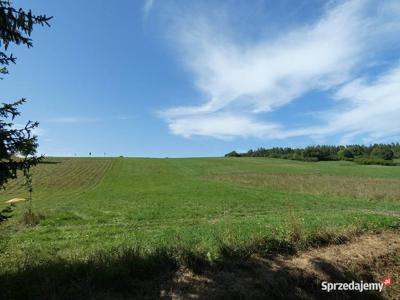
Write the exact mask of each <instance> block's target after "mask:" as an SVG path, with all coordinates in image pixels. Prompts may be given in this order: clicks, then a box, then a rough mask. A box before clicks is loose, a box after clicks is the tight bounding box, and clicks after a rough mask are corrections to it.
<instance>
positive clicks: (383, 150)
mask: <svg viewBox="0 0 400 300" xmlns="http://www.w3.org/2000/svg"><path fill="white" fill-rule="evenodd" d="M371 156H372V157H374V158H378V159H384V160H392V159H393V151H392V150H391V149H390V148H389V147H388V146H385V145H376V146H374V148H373V149H372V151H371Z"/></svg>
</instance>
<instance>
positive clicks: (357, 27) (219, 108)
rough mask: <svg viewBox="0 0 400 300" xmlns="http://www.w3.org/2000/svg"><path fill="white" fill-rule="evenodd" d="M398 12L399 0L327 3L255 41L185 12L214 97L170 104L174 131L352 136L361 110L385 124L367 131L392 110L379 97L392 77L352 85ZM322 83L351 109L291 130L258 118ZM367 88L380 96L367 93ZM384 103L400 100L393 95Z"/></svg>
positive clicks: (186, 36)
mask: <svg viewBox="0 0 400 300" xmlns="http://www.w3.org/2000/svg"><path fill="white" fill-rule="evenodd" d="M371 8H372V9H371ZM371 11H372V12H373V13H371ZM399 17H400V3H399V2H398V1H386V2H377V1H375V2H374V1H363V0H354V1H345V2H341V3H340V4H338V5H336V6H330V7H328V8H327V11H326V13H325V14H324V15H323V16H322V17H321V18H320V19H319V20H317V21H316V22H315V23H314V24H312V25H307V26H299V27H298V28H296V29H294V30H292V31H291V32H287V33H285V34H283V35H282V36H280V37H278V38H275V39H265V40H260V41H257V42H253V43H250V44H249V43H244V42H240V41H237V40H235V39H234V37H232V36H230V35H229V30H227V29H224V28H221V26H216V25H215V26H214V25H213V22H212V21H210V20H207V18H204V17H203V16H200V17H196V16H189V17H186V18H183V21H181V22H182V23H180V25H179V31H178V32H179V34H178V40H179V43H178V45H179V46H178V47H179V48H180V50H181V51H182V55H183V60H184V63H185V64H186V65H187V66H188V68H189V69H190V70H191V72H192V73H193V74H194V77H195V83H196V86H197V87H198V89H199V90H200V91H201V92H202V93H203V94H204V95H205V97H207V100H205V101H204V102H203V103H202V104H200V105H197V106H182V107H175V108H171V109H167V110H165V111H163V112H162V113H161V115H162V116H163V117H164V118H165V119H166V120H167V122H168V123H169V128H170V130H171V131H172V133H174V134H177V135H182V136H184V137H190V136H193V135H204V136H212V137H217V138H226V137H230V138H232V137H235V136H239V137H247V136H257V137H268V138H287V137H291V136H300V135H309V134H312V135H315V136H326V135H329V134H335V133H338V132H342V131H343V132H345V133H346V134H347V137H348V138H350V137H351V136H352V135H355V134H356V133H358V132H359V131H360V130H361V129H362V128H361V127H362V126H357V121H356V120H359V121H361V120H363V121H365V119H363V118H362V117H361V114H369V115H372V114H373V116H374V117H375V118H380V120H381V121H380V122H379V121H376V122H378V123H379V124H375V127H376V128H378V127H379V129H378V130H374V131H372V130H367V131H366V130H364V129H363V132H368V133H371V134H372V133H375V134H377V133H378V131H379V130H382V129H383V128H382V127H383V126H382V124H383V123H384V122H385V119H386V118H385V116H384V115H385V113H386V112H387V111H386V110H383V109H381V108H379V105H378V103H379V101H380V99H379V97H380V96H383V94H382V93H383V89H384V88H383V86H386V84H388V82H389V81H390V80H391V79H389V78H388V77H383V78H382V79H381V80H378V81H377V82H376V84H375V86H374V85H372V86H369V85H368V83H367V82H365V81H360V80H358V81H353V82H352V83H349V84H346V83H347V82H349V81H351V80H353V79H354V73H355V70H358V69H359V68H360V66H362V65H364V64H366V63H371V62H372V61H373V59H374V57H373V51H372V50H373V49H376V48H379V47H382V44H384V43H385V42H386V41H391V42H393V36H394V34H396V33H397V31H398V30H399V29H400V18H399ZM385 39H387V40H385ZM388 76H389V75H388ZM391 76H394V77H396V76H395V75H391ZM391 78H392V77H391ZM393 80H397V77H396V78H394V79H392V81H393ZM344 84H346V85H345V86H344V87H342V88H341V86H342V85H344ZM315 89H318V90H332V89H340V90H339V92H338V93H337V98H340V99H343V101H348V102H349V105H350V104H351V106H352V108H350V109H349V110H348V111H345V112H343V111H340V114H339V115H335V111H331V112H329V113H328V114H327V116H328V117H329V119H328V123H327V124H322V125H321V127H319V128H297V129H296V128H295V129H284V127H283V125H280V124H272V123H268V122H263V121H257V119H256V116H257V115H258V114H259V113H261V112H271V111H274V110H277V109H279V108H280V107H282V106H284V105H287V104H288V103H290V102H291V101H294V100H295V99H296V98H298V97H299V96H301V95H303V94H304V93H306V92H308V91H311V90H315ZM361 91H364V92H363V93H364V94H365V93H369V94H373V95H375V96H374V97H372V96H368V97H363V96H365V95H364V94H362V93H361ZM360 93H361V94H360ZM367 99H368V100H367ZM366 101H369V102H371V103H370V104H369V106H368V108H367V106H365V105H363V104H359V102H361V103H364V102H366ZM374 101H376V102H374ZM385 101H390V102H388V103H387V105H391V106H392V107H393V105H396V104H395V103H394V102H395V99H394V98H392V100H385ZM398 102H400V101H398ZM232 111H233V112H232ZM357 118H358V119H357ZM386 120H387V119H386ZM338 122H340V123H341V125H340V126H339V125H336V124H337V123H338ZM374 122H375V121H374ZM346 124H347V125H346ZM378 125H379V126H378ZM371 127H372V126H371Z"/></svg>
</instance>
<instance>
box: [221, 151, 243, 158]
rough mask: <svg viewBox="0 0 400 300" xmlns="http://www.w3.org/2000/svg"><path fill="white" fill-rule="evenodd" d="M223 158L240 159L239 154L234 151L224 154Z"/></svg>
mask: <svg viewBox="0 0 400 300" xmlns="http://www.w3.org/2000/svg"><path fill="white" fill-rule="evenodd" d="M225 157H240V154H239V153H237V152H236V151H232V152H229V153H227V154H225Z"/></svg>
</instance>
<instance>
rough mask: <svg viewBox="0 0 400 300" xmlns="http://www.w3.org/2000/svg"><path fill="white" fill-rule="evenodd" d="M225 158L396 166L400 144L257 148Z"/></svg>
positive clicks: (229, 154)
mask: <svg viewBox="0 0 400 300" xmlns="http://www.w3.org/2000/svg"><path fill="white" fill-rule="evenodd" d="M225 157H270V158H282V159H292V160H302V161H329V160H332V161H335V160H350V161H354V162H356V163H360V164H382V165H396V163H395V162H394V161H393V159H399V158H400V144H399V143H392V144H373V145H369V146H365V145H347V146H329V145H317V146H309V147H306V148H289V147H285V148H282V147H275V148H258V149H256V150H249V151H248V152H246V153H237V152H236V151H232V152H229V153H227V154H226V155H225Z"/></svg>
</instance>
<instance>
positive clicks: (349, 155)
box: [337, 148, 354, 160]
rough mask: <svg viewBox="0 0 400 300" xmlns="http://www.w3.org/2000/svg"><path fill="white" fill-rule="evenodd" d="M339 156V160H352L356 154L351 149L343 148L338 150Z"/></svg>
mask: <svg viewBox="0 0 400 300" xmlns="http://www.w3.org/2000/svg"><path fill="white" fill-rule="evenodd" d="M337 157H338V159H339V160H352V159H353V158H354V154H353V152H352V151H351V149H349V148H343V149H340V150H339V151H338V153H337Z"/></svg>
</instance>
